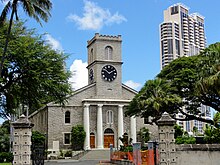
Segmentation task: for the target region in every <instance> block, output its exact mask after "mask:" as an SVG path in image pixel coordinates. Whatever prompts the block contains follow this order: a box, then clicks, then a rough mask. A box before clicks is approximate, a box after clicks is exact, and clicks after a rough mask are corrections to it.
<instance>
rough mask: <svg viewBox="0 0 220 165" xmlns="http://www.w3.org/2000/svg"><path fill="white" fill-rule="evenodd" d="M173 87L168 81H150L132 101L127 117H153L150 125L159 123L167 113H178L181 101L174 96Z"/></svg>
mask: <svg viewBox="0 0 220 165" xmlns="http://www.w3.org/2000/svg"><path fill="white" fill-rule="evenodd" d="M172 90H173V89H172V87H171V86H170V84H169V83H167V81H166V80H163V79H160V78H158V79H155V80H148V81H147V82H146V83H145V85H144V87H143V88H142V89H141V90H140V92H139V93H138V94H137V95H136V96H135V97H134V99H133V100H132V101H131V103H130V105H129V107H128V111H126V115H129V116H133V115H137V116H141V117H145V118H148V117H149V116H150V117H151V121H149V123H150V124H152V123H153V122H155V123H157V120H158V119H160V118H161V116H162V114H163V113H164V112H165V111H170V112H171V113H172V114H174V113H176V112H177V111H176V109H177V108H178V103H180V102H181V99H180V98H179V97H178V96H177V95H176V94H172V93H171V91H172Z"/></svg>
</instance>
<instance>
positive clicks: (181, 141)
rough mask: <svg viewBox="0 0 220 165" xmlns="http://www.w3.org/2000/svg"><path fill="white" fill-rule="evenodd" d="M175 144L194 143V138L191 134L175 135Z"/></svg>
mask: <svg viewBox="0 0 220 165" xmlns="http://www.w3.org/2000/svg"><path fill="white" fill-rule="evenodd" d="M175 143H176V144H195V143H196V139H195V138H194V137H192V136H182V137H177V138H176V140H175Z"/></svg>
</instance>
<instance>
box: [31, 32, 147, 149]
mask: <svg viewBox="0 0 220 165" xmlns="http://www.w3.org/2000/svg"><path fill="white" fill-rule="evenodd" d="M121 43H122V38H121V36H120V35H118V36H108V35H100V34H99V33H96V34H95V36H94V37H93V38H92V39H91V40H89V41H88V42H87V50H88V66H87V69H88V81H89V82H88V85H87V86H85V87H82V88H80V89H78V90H76V91H75V92H74V93H73V95H71V96H69V97H68V99H67V103H66V104H65V106H60V105H58V104H54V103H49V104H47V105H46V106H45V107H43V108H41V109H40V110H38V111H36V112H34V113H33V114H32V115H30V117H29V119H30V120H31V121H32V123H34V128H33V129H34V130H38V131H40V132H42V133H44V134H46V135H47V145H48V150H54V149H55V148H59V149H69V148H71V142H70V139H71V129H72V127H73V126H75V125H78V124H80V125H83V126H84V130H85V132H86V138H85V143H84V149H85V150H90V149H93V148H95V149H103V148H109V145H110V144H113V146H114V147H118V146H120V144H121V142H120V140H119V139H118V138H119V137H122V135H123V134H126V135H128V138H132V139H133V141H132V142H136V141H137V132H138V131H139V130H140V128H142V127H144V126H147V125H145V124H144V119H142V118H135V117H125V110H126V108H127V106H128V104H129V102H130V101H131V100H132V99H133V97H134V96H135V95H136V94H137V92H136V91H135V90H134V89H131V88H130V87H128V86H126V85H124V84H122V63H123V62H122V54H121ZM150 131H151V130H150Z"/></svg>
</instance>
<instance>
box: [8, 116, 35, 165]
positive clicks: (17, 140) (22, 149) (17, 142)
mask: <svg viewBox="0 0 220 165" xmlns="http://www.w3.org/2000/svg"><path fill="white" fill-rule="evenodd" d="M12 126H13V127H14V135H13V136H14V142H13V156H14V160H13V164H17V165H31V164H32V163H31V128H32V127H33V124H32V123H31V122H30V121H29V120H28V119H27V118H26V117H25V116H24V115H21V116H20V118H19V119H18V120H17V121H15V122H13V123H12Z"/></svg>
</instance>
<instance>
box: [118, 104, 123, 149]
mask: <svg viewBox="0 0 220 165" xmlns="http://www.w3.org/2000/svg"><path fill="white" fill-rule="evenodd" d="M123 106H124V105H118V138H119V137H122V135H123V133H124V119H123ZM120 145H122V142H121V140H118V147H120Z"/></svg>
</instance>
